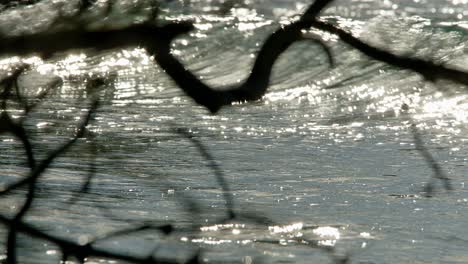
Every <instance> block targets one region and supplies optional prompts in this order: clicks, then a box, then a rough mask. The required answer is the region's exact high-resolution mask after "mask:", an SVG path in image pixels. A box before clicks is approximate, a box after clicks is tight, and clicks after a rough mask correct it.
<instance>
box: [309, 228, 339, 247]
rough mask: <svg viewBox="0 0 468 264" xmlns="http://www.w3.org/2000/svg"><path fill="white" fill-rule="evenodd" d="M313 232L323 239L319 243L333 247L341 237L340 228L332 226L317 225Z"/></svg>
mask: <svg viewBox="0 0 468 264" xmlns="http://www.w3.org/2000/svg"><path fill="white" fill-rule="evenodd" d="M312 232H313V233H314V234H316V235H318V236H319V237H320V238H322V239H323V240H320V241H319V244H320V245H323V246H330V247H333V246H335V245H336V242H337V241H338V240H339V239H340V237H341V235H340V232H339V230H338V228H335V227H331V226H323V227H317V228H315V229H314V230H313V231H312Z"/></svg>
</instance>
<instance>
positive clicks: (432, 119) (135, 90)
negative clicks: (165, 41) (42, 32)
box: [0, 0, 468, 263]
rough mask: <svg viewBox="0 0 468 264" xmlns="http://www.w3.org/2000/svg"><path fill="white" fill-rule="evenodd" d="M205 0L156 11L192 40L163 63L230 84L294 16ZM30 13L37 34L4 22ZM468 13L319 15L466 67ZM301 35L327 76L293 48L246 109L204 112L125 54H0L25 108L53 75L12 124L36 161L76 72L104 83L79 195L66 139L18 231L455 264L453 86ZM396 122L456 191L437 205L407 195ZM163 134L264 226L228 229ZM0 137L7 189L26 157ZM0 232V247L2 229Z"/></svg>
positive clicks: (417, 184)
mask: <svg viewBox="0 0 468 264" xmlns="http://www.w3.org/2000/svg"><path fill="white" fill-rule="evenodd" d="M189 2H192V3H189ZM207 2H209V1H200V2H198V1H185V4H183V3H182V2H180V1H179V2H177V1H175V2H172V3H169V4H167V6H166V7H165V8H166V9H165V12H163V13H162V16H163V19H166V20H182V19H191V20H194V21H196V31H194V32H192V33H191V34H190V35H187V36H185V37H183V38H179V39H178V40H177V41H176V42H175V43H174V50H173V52H174V54H176V55H177V56H179V57H180V58H181V60H182V61H183V62H184V63H185V65H187V67H188V68H190V69H191V70H193V71H195V72H196V73H197V74H198V75H199V76H200V78H202V79H203V80H204V81H206V82H207V83H210V84H213V85H227V84H232V83H236V82H240V81H241V80H243V79H244V78H245V77H246V76H247V74H248V72H249V69H250V65H252V62H253V60H254V58H255V54H256V52H257V51H258V49H259V47H260V46H261V44H262V42H263V40H264V39H265V38H266V37H267V36H268V34H270V33H272V32H273V31H274V30H275V29H276V28H278V27H279V26H281V25H282V24H285V23H288V21H291V19H293V17H294V15H297V14H300V12H301V11H302V10H303V9H304V8H306V7H307V3H308V2H307V1H280V0H262V1H255V3H251V2H252V1H245V2H244V3H242V4H238V5H235V6H234V8H233V9H231V10H230V12H228V13H227V14H221V13H222V11H223V10H222V8H223V7H222V5H221V4H207ZM124 3H125V2H124ZM48 4H49V6H48ZM50 4H51V3H49V2H47V1H44V3H41V4H40V5H39V7H37V6H36V7H31V8H26V9H14V10H13V11H8V12H6V13H4V14H3V15H2V16H1V18H0V21H2V28H3V29H5V28H14V30H12V32H13V33H12V34H14V32H24V31H27V30H34V29H36V30H37V29H40V28H41V27H43V26H44V25H45V24H47V23H46V22H44V21H47V18H48V16H53V12H52V11H50V10H53V9H51V8H50ZM129 6H130V7H131V4H129V3H127V5H123V7H122V8H123V9H122V10H126V9H125V8H130V7H129ZM34 8H41V10H45V11H44V13H43V15H42V13H41V15H40V16H39V18H37V17H36V18H35V19H37V21H36V20H33V18H31V19H26V20H27V21H26V22H27V24H28V25H33V26H32V28H31V26H29V27H28V26H27V25H26V24H25V23H24V22H23V24H21V23H18V22H15V21H20V20H21V19H22V20H23V21H24V17H25V14H32V12H34V10H35V9H34ZM49 9H50V10H49ZM46 11H48V12H46ZM119 15H120V16H122V14H116V15H115V16H116V17H118V16H119ZM49 18H50V17H49ZM124 18H125V17H124ZM467 18H468V2H467V1H465V0H452V1H437V0H414V1H404V0H386V1H368V0H359V1H344V0H343V1H337V2H336V3H335V4H334V5H332V6H331V7H330V8H329V9H328V10H327V11H326V12H325V14H324V18H323V19H325V20H327V21H330V22H334V23H336V24H338V25H340V26H341V27H343V28H345V29H347V30H349V31H351V32H353V34H355V35H356V36H359V37H360V38H361V39H364V40H366V41H368V42H370V43H373V44H375V45H378V46H380V47H383V48H386V49H388V50H392V51H394V52H396V53H399V54H406V55H411V56H418V57H421V58H427V59H431V60H433V61H436V62H444V63H446V64H448V65H451V66H456V67H460V68H463V69H465V70H468V64H467V61H468V52H467V51H468V46H467V45H468V20H467ZM125 19H126V18H125ZM125 19H122V20H125ZM31 21H32V22H33V23H32V22H31ZM4 22H5V23H4ZM7 22H8V23H7ZM31 23H32V24H31ZM122 23H124V22H122ZM13 25H14V27H13ZM312 33H314V34H318V35H320V36H322V37H323V38H324V39H325V40H326V41H327V43H328V44H329V46H330V47H331V49H332V52H333V55H334V56H335V60H336V65H335V66H334V67H332V68H329V66H328V64H327V57H326V55H325V54H324V53H323V51H322V50H321V49H320V48H319V47H318V46H316V45H314V44H311V43H307V42H304V43H298V44H295V45H294V46H293V47H291V48H290V49H289V50H288V51H287V52H286V53H285V54H284V55H283V56H282V57H281V58H280V59H279V61H278V62H277V64H276V65H275V68H274V74H273V78H272V85H271V87H270V89H269V91H268V93H267V94H266V95H265V97H264V98H263V99H262V100H261V101H259V102H256V103H250V104H237V105H233V106H232V107H226V108H224V109H222V111H221V112H220V113H219V114H217V115H210V114H209V113H208V112H207V111H206V110H205V109H203V108H201V107H199V106H196V105H195V104H194V103H193V102H192V101H191V100H190V99H188V98H187V97H185V96H184V95H183V93H182V92H181V91H180V90H179V89H178V88H177V87H176V86H175V85H174V84H173V83H172V81H171V80H170V79H169V78H168V77H167V76H166V75H165V74H164V73H163V72H162V71H161V70H160V69H158V67H157V66H156V65H155V63H154V62H153V60H152V59H151V58H150V57H149V56H148V55H147V53H146V52H145V51H144V50H143V49H140V48H127V49H124V50H113V51H109V52H106V53H94V52H92V51H77V52H74V53H72V54H62V55H57V56H54V57H53V58H51V59H50V60H47V61H43V60H41V59H39V58H37V57H28V58H18V57H13V58H3V59H2V60H1V61H0V66H1V67H2V68H3V69H5V70H4V71H6V70H7V69H8V68H9V67H10V66H11V65H13V64H17V63H19V62H21V61H26V62H28V63H31V64H33V65H34V69H35V70H34V71H32V72H30V73H29V74H27V75H26V76H24V77H22V78H21V79H20V83H21V84H22V86H23V87H24V91H25V93H28V94H29V95H35V94H37V93H39V92H40V89H39V88H38V86H40V85H41V84H42V85H45V84H46V83H48V82H50V81H53V79H54V78H56V77H61V78H63V80H64V85H63V87H62V88H60V90H57V91H56V92H55V93H54V94H53V95H51V96H49V97H48V98H47V99H46V100H45V101H44V102H43V103H42V104H41V105H40V106H39V108H38V109H37V111H35V112H34V113H32V114H31V117H30V118H28V120H27V127H28V130H29V131H30V134H31V135H32V137H33V142H34V146H35V152H36V153H37V155H39V156H40V157H44V156H45V153H47V152H48V151H50V150H52V149H53V148H55V147H56V146H58V145H60V143H61V142H64V141H65V140H66V139H67V138H68V137H69V136H70V135H71V134H72V133H73V131H74V124H75V123H76V122H77V119H78V118H79V116H80V115H82V114H83V113H84V110H85V109H86V107H87V105H86V93H85V91H84V87H85V85H84V81H85V79H86V76H87V75H105V76H107V77H108V78H109V79H111V80H113V82H112V84H110V85H109V86H108V87H107V88H106V90H105V91H104V92H103V94H102V98H103V105H102V106H101V107H100V109H99V111H98V113H97V115H96V118H95V121H94V122H93V123H92V125H91V127H90V129H91V131H93V132H94V134H95V142H96V144H97V146H98V157H97V160H96V163H97V164H98V166H97V175H96V178H95V179H94V180H93V184H92V187H91V189H90V193H89V194H87V195H84V196H83V197H81V199H80V200H79V201H78V202H77V203H76V204H75V205H73V206H68V205H67V204H66V203H65V202H66V201H67V199H69V198H70V195H71V193H72V192H73V191H76V190H79V188H80V184H81V183H82V181H83V179H84V177H85V176H86V172H87V171H89V170H90V167H89V164H90V162H91V161H92V155H91V154H90V149H91V145H92V144H91V142H90V141H89V140H81V141H80V142H79V143H78V144H76V145H75V146H74V147H73V151H70V152H69V153H67V154H66V155H64V156H62V157H60V158H59V159H57V160H56V162H55V163H54V164H53V166H52V167H51V168H50V169H49V170H48V171H47V173H46V174H45V175H44V177H43V180H42V181H41V182H40V185H39V188H38V197H37V200H36V201H35V206H34V209H33V210H32V211H31V212H30V213H29V214H28V215H27V217H26V219H27V220H28V221H29V222H30V223H33V224H34V225H35V226H37V227H39V228H40V229H41V230H44V231H47V232H50V233H53V234H57V235H59V236H61V237H65V238H70V239H74V240H76V241H80V242H86V241H88V240H90V239H92V238H93V237H95V236H99V235H103V234H106V233H108V232H110V231H112V230H116V229H118V228H123V227H127V226H129V223H133V222H134V221H154V222H156V223H159V222H160V223H167V222H170V223H175V224H176V225H177V226H179V227H181V228H189V227H190V225H191V223H198V224H202V225H203V226H204V227H203V228H202V229H201V230H200V232H196V233H190V232H178V233H176V234H174V235H173V236H171V237H170V238H169V239H168V240H167V239H165V238H163V237H162V236H161V235H159V234H157V233H151V232H146V233H141V234H137V235H135V236H130V237H124V238H121V239H118V240H113V241H112V242H105V241H104V242H102V243H100V244H99V246H102V247H109V248H118V249H119V252H129V253H132V254H137V255H144V254H147V253H149V252H152V250H154V248H157V247H158V249H157V250H156V253H155V255H157V256H173V255H174V252H178V253H177V255H178V256H180V258H181V259H184V258H188V257H189V256H190V255H191V254H193V252H194V250H195V248H196V247H197V246H200V247H201V248H203V249H205V250H206V253H205V254H204V259H205V260H206V261H208V262H216V261H218V262H219V261H220V262H222V263H257V262H259V261H264V262H266V263H310V262H317V263H326V262H327V261H328V262H330V261H332V258H330V256H329V254H328V253H326V252H324V251H320V250H316V249H312V248H311V247H309V246H308V245H307V244H306V243H298V242H297V241H298V238H300V239H302V238H303V239H304V241H306V240H313V241H317V242H318V243H319V244H321V245H323V246H328V247H332V248H335V249H336V252H337V253H336V254H338V255H340V256H346V255H349V256H350V258H351V260H352V261H353V263H408V262H411V263H418V262H420V263H428V262H444V263H466V262H468V252H467V251H466V247H467V245H468V231H467V228H466V219H467V218H468V192H467V190H466V189H465V188H464V183H465V176H467V175H466V174H467V166H468V159H467V153H468V137H467V136H466V135H467V132H468V128H467V127H468V126H467V123H468V93H467V88H466V87H462V86H457V85H455V84H452V83H449V82H438V83H435V84H433V83H428V82H425V81H423V80H422V78H421V77H420V76H418V75H416V74H413V73H411V72H408V71H406V70H400V69H395V68H393V67H390V66H387V65H385V64H382V63H379V62H376V61H372V60H369V59H368V58H367V57H366V56H364V55H362V54H360V53H359V52H357V51H354V50H352V49H351V48H349V47H348V46H346V45H345V44H343V43H341V42H340V41H339V40H337V39H336V37H334V36H331V35H328V34H325V33H323V32H318V31H312ZM406 106H408V110H404V109H405V108H406ZM18 114H20V113H18ZM411 124H415V125H416V127H417V130H418V131H419V133H420V134H421V138H422V140H423V141H424V143H425V146H426V147H427V149H428V150H429V151H430V153H431V154H432V155H433V156H434V158H435V159H436V160H437V161H438V162H439V163H440V165H441V166H442V168H443V170H444V171H445V173H446V174H447V175H448V176H449V177H450V178H451V179H452V184H453V186H454V190H453V191H451V192H444V191H443V188H442V185H441V184H439V185H437V189H436V193H435V195H434V197H432V198H425V197H424V195H423V194H422V190H423V188H424V186H425V184H426V183H427V182H428V181H430V180H431V177H432V171H431V168H430V167H429V166H428V165H427V163H426V161H425V160H424V158H423V157H421V155H420V153H419V152H418V151H417V150H416V148H415V142H414V139H413V134H412V132H411V129H410V127H411ZM174 126H176V127H181V128H183V129H187V130H188V131H189V132H190V133H191V134H192V135H193V137H194V138H195V139H197V140H200V141H201V142H203V144H204V145H205V146H206V147H207V148H208V149H209V150H210V152H211V154H212V155H213V156H214V157H215V159H216V161H217V163H218V164H219V166H220V168H221V169H222V170H223V171H224V173H225V175H226V176H225V177H226V180H227V181H228V183H229V187H230V188H231V190H232V193H233V195H234V198H235V209H236V211H238V212H242V213H245V214H247V213H249V214H254V215H259V216H260V215H261V216H265V217H267V218H269V219H270V220H271V221H273V222H274V223H276V224H260V223H252V222H251V221H247V220H245V221H244V220H239V221H236V222H234V223H232V224H231V223H229V224H224V225H219V224H218V223H217V222H216V219H219V218H221V217H222V216H225V214H226V212H225V201H224V200H223V196H222V191H221V189H220V187H219V186H218V184H217V181H216V180H215V178H214V175H213V173H212V171H211V169H210V168H209V162H208V161H206V160H204V159H203V158H202V157H201V155H200V154H199V153H198V150H197V148H196V146H195V145H193V143H191V142H190V141H189V140H188V139H184V138H182V137H180V136H177V135H176V134H174V132H173V130H172V128H173V127H174ZM0 139H1V140H2V144H0V148H1V151H0V153H1V154H0V155H1V165H2V166H1V168H0V171H1V176H0V179H1V181H2V183H10V182H13V181H15V180H17V179H19V177H21V175H23V173H25V171H26V169H25V168H24V166H23V163H25V160H22V158H21V157H23V154H22V149H21V147H20V144H19V143H18V142H16V141H14V140H12V139H11V137H9V136H7V135H2V136H1V138H0ZM22 195H24V192H19V191H18V192H17V193H15V194H14V195H11V196H9V197H7V198H3V199H2V200H1V201H0V208H1V209H0V211H1V212H2V213H3V214H10V215H11V214H12V213H13V212H15V208H17V206H19V205H20V204H21V202H22V199H21V197H22ZM188 201H194V202H195V203H196V204H198V206H199V207H200V213H199V214H197V215H193V214H190V213H189V212H188V211H187V205H188ZM103 207H105V208H107V209H103ZM130 225H131V224H130ZM2 228H4V227H2ZM0 235H1V238H0V242H1V243H2V244H4V242H5V237H6V235H5V230H4V229H0ZM21 247H22V248H21V249H20V258H21V259H22V260H23V262H24V263H51V261H53V260H57V259H58V258H60V253H59V251H58V250H57V248H56V247H55V246H54V245H53V244H50V243H45V242H44V241H39V240H31V239H28V238H24V237H23V238H22V239H21ZM2 253H5V251H4V249H1V250H0V258H2V257H1V254H2ZM93 261H97V262H99V260H90V261H89V263H96V262H93ZM109 263H110V262H109Z"/></svg>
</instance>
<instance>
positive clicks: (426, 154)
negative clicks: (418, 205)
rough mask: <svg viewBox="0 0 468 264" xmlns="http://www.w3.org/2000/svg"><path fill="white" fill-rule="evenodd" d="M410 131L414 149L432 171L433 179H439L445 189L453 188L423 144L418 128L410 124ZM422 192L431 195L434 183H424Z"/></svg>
mask: <svg viewBox="0 0 468 264" xmlns="http://www.w3.org/2000/svg"><path fill="white" fill-rule="evenodd" d="M411 132H412V134H413V139H414V145H415V147H416V150H417V151H418V152H419V153H420V154H421V156H422V157H423V158H424V160H425V161H426V163H427V164H428V166H429V167H430V168H431V170H432V172H433V173H434V176H433V177H434V178H435V179H439V180H441V181H442V182H443V184H444V188H445V189H446V190H447V191H451V190H453V187H452V184H451V183H450V178H449V177H448V176H447V175H446V174H445V172H444V171H443V170H442V167H441V166H440V165H439V163H438V162H437V161H436V160H435V159H434V157H433V156H432V154H431V153H430V152H429V150H428V149H427V148H426V147H425V146H424V142H423V140H422V137H421V134H420V133H419V131H418V128H417V127H416V125H415V124H412V125H411ZM424 192H425V193H426V196H428V197H430V196H432V193H433V192H434V185H433V183H432V181H431V182H429V183H427V184H426V187H425V188H424Z"/></svg>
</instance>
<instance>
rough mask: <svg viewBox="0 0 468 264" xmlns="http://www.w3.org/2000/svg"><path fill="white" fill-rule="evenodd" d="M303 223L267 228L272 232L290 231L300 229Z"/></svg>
mask: <svg viewBox="0 0 468 264" xmlns="http://www.w3.org/2000/svg"><path fill="white" fill-rule="evenodd" d="M303 226H304V224H303V223H294V224H290V225H285V226H269V227H268V230H269V231H270V233H272V234H280V233H291V232H295V231H299V230H302V228H303Z"/></svg>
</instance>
